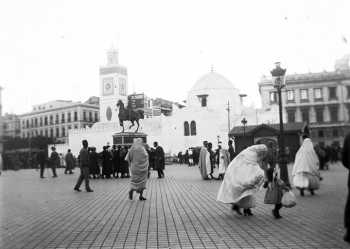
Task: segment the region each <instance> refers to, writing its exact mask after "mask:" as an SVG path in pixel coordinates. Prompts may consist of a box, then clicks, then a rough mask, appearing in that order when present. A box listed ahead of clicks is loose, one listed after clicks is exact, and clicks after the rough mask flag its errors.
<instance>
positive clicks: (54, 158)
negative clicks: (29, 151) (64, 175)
mask: <svg viewBox="0 0 350 249" xmlns="http://www.w3.org/2000/svg"><path fill="white" fill-rule="evenodd" d="M51 151H52V152H51V155H50V166H51V169H52V174H53V176H52V177H57V173H56V168H57V167H59V166H60V156H59V155H58V153H57V152H56V148H55V147H51Z"/></svg>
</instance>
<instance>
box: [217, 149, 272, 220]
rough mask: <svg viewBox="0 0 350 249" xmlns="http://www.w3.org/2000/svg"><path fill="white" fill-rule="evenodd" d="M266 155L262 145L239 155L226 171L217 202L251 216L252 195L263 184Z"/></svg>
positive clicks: (253, 199)
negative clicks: (230, 205)
mask: <svg viewBox="0 0 350 249" xmlns="http://www.w3.org/2000/svg"><path fill="white" fill-rule="evenodd" d="M266 155H267V147H266V145H264V144H259V145H253V146H250V147H248V148H247V149H245V150H243V151H242V152H241V153H239V154H238V155H237V156H236V157H235V159H234V160H233V161H232V162H231V163H230V165H229V166H228V168H227V170H226V174H225V178H224V180H223V182H222V184H221V186H220V189H219V192H218V196H217V200H218V201H220V202H223V203H230V204H232V209H233V210H234V211H236V212H237V214H239V215H242V213H241V211H240V209H241V208H243V212H244V215H246V216H250V215H253V214H252V211H251V208H253V207H255V198H254V194H255V193H256V192H258V191H259V189H260V187H261V185H263V183H264V171H263V169H262V167H263V166H262V164H263V160H264V158H265V157H266Z"/></svg>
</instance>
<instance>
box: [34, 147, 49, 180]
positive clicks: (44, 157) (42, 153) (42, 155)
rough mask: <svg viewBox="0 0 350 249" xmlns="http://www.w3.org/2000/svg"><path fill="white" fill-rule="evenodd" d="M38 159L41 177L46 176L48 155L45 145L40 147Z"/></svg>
mask: <svg viewBox="0 0 350 249" xmlns="http://www.w3.org/2000/svg"><path fill="white" fill-rule="evenodd" d="M36 160H37V161H38V163H39V166H40V178H44V170H45V164H46V162H47V155H46V153H45V150H44V148H43V147H41V148H40V151H39V153H38V154H37V155H36Z"/></svg>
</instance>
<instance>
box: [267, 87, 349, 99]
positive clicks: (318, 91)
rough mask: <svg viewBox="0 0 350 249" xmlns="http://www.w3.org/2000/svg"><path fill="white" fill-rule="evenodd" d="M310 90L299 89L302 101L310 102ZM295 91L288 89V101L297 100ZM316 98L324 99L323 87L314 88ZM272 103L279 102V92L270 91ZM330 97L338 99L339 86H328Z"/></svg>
mask: <svg viewBox="0 0 350 249" xmlns="http://www.w3.org/2000/svg"><path fill="white" fill-rule="evenodd" d="M309 91H310V89H299V94H300V102H302V103H305V102H309ZM295 92H296V90H287V102H295ZM347 92H348V98H349V99H350V86H347ZM313 93H314V100H315V101H322V100H323V96H324V94H323V88H313ZM269 98H270V103H277V101H278V97H277V92H275V91H272V92H270V96H269ZM328 99H329V100H337V99H338V97H337V88H336V87H335V86H332V87H328Z"/></svg>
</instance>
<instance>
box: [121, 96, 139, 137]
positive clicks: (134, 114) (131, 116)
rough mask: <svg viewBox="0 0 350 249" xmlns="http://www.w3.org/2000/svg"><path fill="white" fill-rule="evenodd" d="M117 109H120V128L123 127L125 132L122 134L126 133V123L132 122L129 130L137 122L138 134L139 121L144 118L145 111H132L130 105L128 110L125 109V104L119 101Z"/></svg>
mask: <svg viewBox="0 0 350 249" xmlns="http://www.w3.org/2000/svg"><path fill="white" fill-rule="evenodd" d="M117 107H119V114H118V118H119V124H120V126H121V127H123V131H122V132H124V121H130V122H131V125H130V126H129V129H131V127H133V126H134V125H135V122H136V124H137V128H136V131H135V132H138V130H139V127H140V123H139V120H140V119H142V118H143V117H144V116H143V111H142V110H137V111H134V110H132V109H131V107H130V106H129V105H128V108H127V109H125V107H124V103H123V101H122V100H118V102H117Z"/></svg>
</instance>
